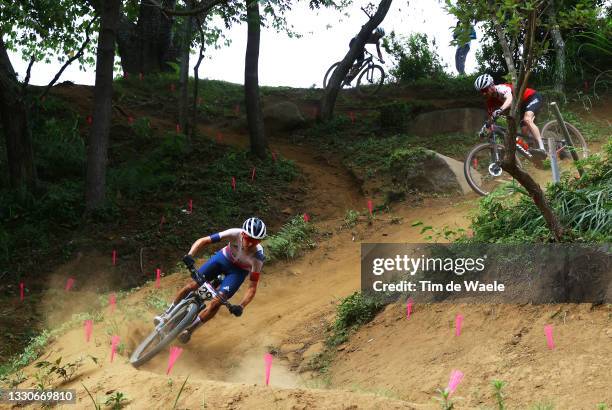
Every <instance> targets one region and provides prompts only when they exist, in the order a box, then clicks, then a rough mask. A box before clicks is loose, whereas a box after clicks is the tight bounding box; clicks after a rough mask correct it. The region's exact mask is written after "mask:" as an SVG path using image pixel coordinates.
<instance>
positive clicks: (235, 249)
mask: <svg viewBox="0 0 612 410" xmlns="http://www.w3.org/2000/svg"><path fill="white" fill-rule="evenodd" d="M242 232H243V230H242V229H240V228H231V229H227V230H225V231H223V232H219V233H216V234H213V235H211V236H210V237H211V239H212V241H213V242H219V241H221V240H222V239H228V244H227V246H226V247H225V248H223V256H225V258H226V259H227V260H229V261H230V262H231V263H232V264H234V265H236V266H238V267H239V268H242V269H245V270H249V271H250V272H261V270H262V268H263V264H264V261H265V259H266V258H265V256H264V249H263V246H261V244H257V245H256V246H253V247H251V248H250V249H248V250H247V249H245V248H243V247H242V241H241V240H240V234H241V233H242Z"/></svg>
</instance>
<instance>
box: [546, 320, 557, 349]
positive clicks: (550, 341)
mask: <svg viewBox="0 0 612 410" xmlns="http://www.w3.org/2000/svg"><path fill="white" fill-rule="evenodd" d="M552 332H553V327H552V325H546V326H544V334H545V335H546V343H547V344H548V348H549V349H554V348H555V342H554V341H553V335H552Z"/></svg>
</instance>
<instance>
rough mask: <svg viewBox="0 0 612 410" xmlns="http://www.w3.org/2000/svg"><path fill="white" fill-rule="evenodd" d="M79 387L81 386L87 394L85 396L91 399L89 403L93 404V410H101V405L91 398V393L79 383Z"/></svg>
mask: <svg viewBox="0 0 612 410" xmlns="http://www.w3.org/2000/svg"><path fill="white" fill-rule="evenodd" d="M81 386H83V388H84V389H85V391H86V392H87V395H88V396H89V398H90V399H91V402H92V403H93V406H94V409H95V410H101V409H102V405H101V404H100V403H98V401H97V400H96V399H94V397H93V396H92V394H91V392H90V391H89V389H88V388H87V387H86V386H85V385H84V384H83V383H81ZM96 398H97V397H96Z"/></svg>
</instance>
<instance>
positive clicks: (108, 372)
mask: <svg viewBox="0 0 612 410" xmlns="http://www.w3.org/2000/svg"><path fill="white" fill-rule="evenodd" d="M201 131H203V132H204V134H205V135H208V136H209V137H211V138H215V136H216V133H217V132H218V131H221V132H222V138H223V142H224V143H227V144H231V145H236V146H244V145H245V144H246V143H247V141H248V137H247V136H246V135H242V134H240V133H237V132H232V131H230V130H228V129H219V128H216V127H214V126H207V127H202V128H201ZM271 145H272V147H273V149H274V150H275V151H276V152H278V153H279V154H280V155H282V156H285V157H287V158H289V159H292V160H294V161H295V162H296V163H297V165H298V166H300V167H301V168H302V169H303V170H304V173H305V181H304V182H303V183H304V188H305V189H306V191H307V192H308V195H307V199H306V202H305V203H304V211H307V212H309V213H310V214H312V215H314V216H315V217H316V218H314V219H313V221H314V223H315V224H316V225H317V226H318V228H319V230H320V231H322V232H327V235H326V236H325V238H326V239H325V240H322V241H321V243H320V244H319V246H318V247H317V248H316V249H315V250H314V251H312V252H310V253H308V254H307V255H306V256H304V257H303V258H300V259H298V260H295V261H291V262H288V263H278V264H275V265H272V266H268V267H266V269H265V272H264V275H263V278H262V280H261V282H260V283H261V284H260V287H259V289H258V293H257V297H256V299H255V301H254V302H253V303H252V305H250V306H249V307H248V309H246V310H245V314H244V315H243V316H242V317H241V318H234V317H232V316H230V315H229V313H228V312H227V311H226V310H225V309H222V310H221V311H220V313H219V314H218V316H217V317H216V318H215V319H214V320H213V321H211V322H210V323H208V324H207V325H206V326H205V327H203V328H201V329H200V330H199V331H198V332H196V333H195V334H194V336H193V337H192V340H191V342H190V343H189V344H187V345H185V346H183V348H184V351H183V353H182V356H181V357H180V359H179V360H178V362H177V363H176V365H175V367H174V369H173V371H172V378H171V380H172V382H171V383H170V382H169V381H168V378H167V377H166V376H165V372H166V366H167V355H166V354H160V355H158V357H156V358H155V359H153V360H152V361H151V362H149V363H147V364H146V365H144V366H143V367H142V368H141V369H139V370H135V369H133V368H132V367H131V366H130V365H129V364H128V363H127V358H128V354H129V352H130V351H131V348H133V346H134V345H135V343H137V341H138V340H139V339H140V338H141V337H142V336H143V335H144V332H146V331H148V330H150V329H151V324H150V322H149V320H150V318H151V317H152V313H153V312H152V311H150V312H148V313H146V314H141V315H136V314H134V311H135V309H137V308H138V307H143V306H145V302H146V301H147V300H148V299H149V298H151V297H152V296H153V295H156V294H157V295H159V294H160V291H159V290H156V289H155V288H154V287H153V286H152V285H149V286H145V287H143V288H142V289H140V290H138V291H136V292H135V293H133V294H131V295H129V296H128V297H126V298H125V299H122V300H121V301H120V303H119V304H118V309H119V312H118V313H117V316H116V317H115V319H113V320H111V319H109V318H108V316H107V318H106V319H105V320H104V321H103V322H101V323H96V325H95V328H94V339H93V341H92V342H90V343H89V344H86V343H85V341H84V340H83V334H82V329H76V330H74V331H71V332H69V333H67V334H66V335H64V336H61V337H59V338H58V340H57V341H55V342H54V343H52V344H51V345H50V348H49V349H48V350H47V352H46V353H45V355H44V356H43V358H45V359H47V360H51V359H55V358H57V357H58V356H62V358H63V360H64V362H66V361H71V360H75V359H76V358H78V357H81V356H85V355H87V354H91V355H94V356H96V357H98V358H100V363H101V364H100V365H94V364H93V363H87V364H85V365H84V366H83V367H81V368H80V369H79V376H78V378H77V379H76V380H73V381H70V382H68V383H66V384H65V385H63V386H62V387H66V388H76V389H77V392H78V404H77V406H76V408H86V407H91V402H90V399H89V398H88V396H87V395H86V393H84V391H83V389H82V387H81V383H83V384H85V385H86V386H87V387H88V388H89V389H90V391H92V393H93V394H94V395H97V396H98V397H100V398H101V397H103V396H104V394H106V393H107V392H112V391H120V392H123V393H125V394H127V396H128V397H129V398H130V400H131V402H130V408H135V409H140V408H143V409H150V408H169V407H170V406H171V403H173V401H174V399H175V397H176V395H177V393H178V389H179V388H180V384H181V383H182V381H183V380H184V379H185V378H186V377H187V376H189V381H188V383H187V388H186V391H185V393H184V394H183V396H182V397H181V400H180V402H179V403H180V404H179V406H180V407H181V408H185V407H188V408H202V406H203V403H206V405H207V406H208V407H207V408H230V409H261V408H279V409H284V408H292V409H318V408H320V409H335V408H338V409H340V408H342V409H346V408H355V409H356V408H371V409H381V408H385V409H387V408H389V409H394V408H433V407H434V405H433V404H432V401H431V397H432V395H433V394H435V388H437V387H443V386H444V384H445V383H446V381H447V380H448V374H449V373H450V370H451V367H452V368H458V369H462V370H464V371H465V372H466V381H465V388H464V390H462V393H461V396H462V397H464V399H463V400H459V401H458V408H474V407H477V406H481V405H482V404H483V403H484V402H485V398H488V397H490V395H489V392H490V388H489V384H490V380H491V379H492V378H500V379H503V380H506V381H510V382H511V383H513V384H515V383H516V384H515V386H512V395H513V397H512V400H514V401H513V402H512V404H513V405H518V406H521V407H522V406H523V405H524V404H526V403H533V402H534V394H536V393H537V397H536V399H539V398H540V397H541V398H542V399H547V398H549V397H551V398H553V399H554V400H556V402H557V404H559V403H564V401H563V400H565V399H566V398H568V400H570V401H569V402H568V403H571V404H570V405H569V406H567V407H560V408H568V409H569V408H572V409H573V408H592V407H593V406H592V405H591V402H597V401H602V400H609V401H611V400H612V398H610V397H609V395H610V393H609V389H608V390H606V389H605V386H606V385H609V382H610V375H609V367H610V363H609V362H607V363H606V362H605V361H603V360H601V358H606V357H607V358H609V357H611V354H612V350H611V349H610V345H612V343H610V342H609V340H610V339H609V337H612V336H609V335H608V333H609V334H610V335H612V325H611V324H610V317H611V315H612V313H611V312H610V310H609V308H603V307H602V308H600V309H595V310H594V311H590V310H587V309H586V308H585V307H581V306H578V307H571V306H570V307H555V308H554V309H555V310H556V309H566V310H568V312H569V313H568V314H567V315H565V316H563V317H564V318H566V317H567V318H568V320H569V322H570V323H574V322H575V324H572V325H571V326H567V327H563V328H562V329H561V330H560V333H559V334H560V336H567V335H569V334H570V333H571V334H574V335H575V337H573V338H569V339H568V338H562V340H565V342H563V343H561V344H560V348H559V349H558V350H556V351H554V352H547V351H546V350H545V349H542V346H541V345H542V341H541V335H539V333H542V331H541V325H542V324H543V323H545V322H546V319H547V318H549V316H550V312H551V310H552V309H553V308H552V307H546V306H538V307H516V306H504V307H499V306H498V307H474V306H472V307H467V306H456V305H429V306H425V307H418V308H417V309H416V311H415V316H414V318H413V319H411V322H410V323H408V324H407V325H405V322H403V321H402V320H401V319H402V314H401V308H400V307H399V306H398V305H391V306H390V307H389V308H388V309H387V310H386V311H385V313H383V314H382V315H381V316H379V317H378V318H377V319H376V320H375V322H373V323H372V324H369V325H367V326H366V327H365V328H363V329H361V330H360V331H359V332H358V333H357V335H356V336H355V337H354V338H352V339H351V341H350V342H349V343H348V344H347V346H344V347H343V351H341V352H339V356H338V358H337V360H335V361H334V363H332V366H331V374H332V378H331V380H330V381H331V385H330V386H329V387H332V388H333V390H330V389H328V390H317V389H310V388H307V387H308V386H310V385H312V383H313V381H312V380H309V378H308V377H306V378H302V377H301V376H300V375H299V374H297V373H296V372H293V371H289V370H288V367H289V366H290V365H295V362H291V361H287V360H285V359H281V358H276V359H275V362H274V367H273V369H272V378H271V385H272V387H271V388H266V387H265V386H262V382H263V354H264V352H266V351H268V349H269V348H270V347H278V346H280V345H282V344H283V343H288V342H301V343H304V344H305V345H306V347H308V346H310V345H312V344H315V343H317V342H319V341H321V340H322V339H323V338H324V330H325V326H326V324H327V323H328V322H329V320H331V318H332V317H333V314H334V311H335V307H336V302H337V301H338V300H339V299H340V298H342V297H345V296H347V295H349V294H350V293H352V292H354V291H355V290H358V289H359V286H360V242H362V241H364V242H423V236H422V235H421V234H420V227H412V226H411V222H413V221H415V220H420V221H422V222H423V223H424V224H426V225H431V226H434V227H437V228H442V227H444V226H450V227H463V228H465V227H466V226H467V225H468V220H467V218H466V216H467V215H468V213H469V211H470V210H471V209H473V208H474V205H475V202H474V199H475V196H469V197H466V198H449V197H445V198H438V199H426V200H425V201H424V202H423V203H421V204H420V205H419V206H418V207H416V206H414V205H408V204H404V205H400V206H398V207H397V208H396V209H394V210H393V214H392V215H382V216H377V217H376V219H375V220H374V222H373V224H371V225H369V224H368V223H367V221H361V222H360V223H359V224H358V225H357V226H356V227H353V228H350V229H349V228H342V217H343V216H344V214H345V211H346V210H347V209H359V210H363V209H365V201H366V200H365V198H364V197H363V196H362V195H360V193H359V190H358V187H357V185H356V184H355V182H354V181H353V180H352V178H351V176H350V175H349V174H348V172H346V171H345V170H344V169H343V168H342V167H341V166H340V165H339V164H334V163H327V162H326V161H325V160H324V159H323V158H318V157H316V156H313V154H312V153H311V152H310V151H309V150H307V149H306V148H303V147H299V146H293V145H291V144H289V143H287V142H282V141H279V140H276V139H273V140H272V141H271ZM392 216H393V217H395V218H392ZM398 221H399V222H400V223H397V222H398ZM185 280H186V278H185V276H182V275H171V276H169V277H166V278H163V280H162V286H161V287H162V289H163V291H161V294H165V295H166V296H168V295H170V294H172V293H173V292H174V291H176V290H177V289H178V288H179V287H180V286H181V285H182V284H183V283H184V282H185ZM241 296H242V293H240V294H239V295H237V296H236V298H237V299H240V297H241ZM457 309H461V310H462V312H464V315H465V316H466V318H469V321H466V329H465V336H466V337H464V338H462V339H461V340H460V341H459V342H455V341H454V340H453V339H452V338H451V337H450V336H449V329H450V328H451V326H452V319H453V315H454V313H455V312H456V311H457ZM606 309H608V310H606ZM560 317H561V316H560ZM123 318H125V319H123ZM555 323H556V322H555ZM563 325H564V326H565V319H564V322H563ZM587 325H588V326H590V328H589V329H590V330H588V331H587V330H586V327H587ZM472 326H474V327H472ZM558 326H559V327H560V328H561V327H562V326H561V324H559V325H558ZM607 328H609V329H607ZM113 333H118V334H119V335H120V336H121V338H122V341H123V343H124V344H125V351H124V352H123V353H122V354H120V355H119V356H118V357H117V358H116V359H115V362H114V363H112V364H109V363H108V361H109V346H108V344H109V339H110V336H109V335H110V334H113ZM516 334H520V336H517V337H518V338H519V343H518V344H516V345H513V344H512V338H513V337H514V336H515V335H516ZM370 339H372V340H370ZM593 341H595V342H596V343H593ZM606 342H607V344H606ZM568 343H573V345H570V344H568ZM547 353H549V354H547ZM572 364H574V365H576V366H577V369H578V370H577V371H576V372H575V374H574V373H573V369H574V367H572ZM513 367H514V368H513ZM606 369H607V372H606ZM25 372H26V374H30V375H31V374H34V373H35V372H36V371H35V369H34V368H33V366H29V367H28V368H26V371H25ZM554 372H557V373H556V375H555V374H554ZM32 380H33V379H32V378H30V380H29V381H28V382H25V383H23V384H22V386H20V387H29V385H28V383H31V382H32ZM336 389H339V390H336ZM349 389H350V390H353V392H349V391H347V390H349ZM462 389H463V388H462ZM521 389H522V390H521ZM369 392H370V393H369ZM591 392H592V395H591V396H589V395H590V394H591ZM371 393H377V394H371ZM540 393H542V395H541V396H540ZM570 394H575V397H576V399H571V398H569V397H570ZM384 396H392V397H394V398H389V397H384ZM587 397H589V405H588V406H586V405H585V403H586V402H585V401H584V400H586V398H587ZM591 398H592V400H590V399H591ZM487 403H490V402H487ZM66 408H75V406H66Z"/></svg>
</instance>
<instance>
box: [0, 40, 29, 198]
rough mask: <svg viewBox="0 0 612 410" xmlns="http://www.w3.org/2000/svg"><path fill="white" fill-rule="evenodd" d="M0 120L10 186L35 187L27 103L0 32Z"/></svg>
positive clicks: (14, 187)
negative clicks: (4, 141)
mask: <svg viewBox="0 0 612 410" xmlns="http://www.w3.org/2000/svg"><path fill="white" fill-rule="evenodd" d="M0 120H1V121H2V132H3V133H4V138H5V140H6V156H7V160H8V171H9V182H10V185H11V188H13V189H18V190H21V189H22V188H27V189H30V190H33V189H34V188H36V168H35V166H34V152H33V150H32V131H31V129H30V123H29V120H28V107H27V105H26V102H25V101H24V98H23V94H22V93H21V89H20V87H19V82H18V81H17V76H16V75H15V70H13V65H12V64H11V60H10V59H9V56H8V53H7V51H6V46H5V44H4V41H3V40H2V37H1V36H0Z"/></svg>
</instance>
